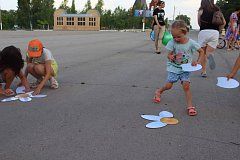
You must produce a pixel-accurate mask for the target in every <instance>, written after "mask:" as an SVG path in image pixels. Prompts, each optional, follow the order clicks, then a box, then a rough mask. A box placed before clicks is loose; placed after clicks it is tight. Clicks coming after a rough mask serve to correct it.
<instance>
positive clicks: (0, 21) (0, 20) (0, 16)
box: [0, 6, 2, 30]
mask: <svg viewBox="0 0 240 160" xmlns="http://www.w3.org/2000/svg"><path fill="white" fill-rule="evenodd" d="M0 29H1V30H2V9H1V6H0Z"/></svg>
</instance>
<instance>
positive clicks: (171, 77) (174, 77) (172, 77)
mask: <svg viewBox="0 0 240 160" xmlns="http://www.w3.org/2000/svg"><path fill="white" fill-rule="evenodd" d="M178 80H180V81H181V82H184V81H185V82H190V72H183V73H181V74H176V73H173V72H168V75H167V82H169V83H176V82H177V81H178Z"/></svg>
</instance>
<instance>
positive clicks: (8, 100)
mask: <svg viewBox="0 0 240 160" xmlns="http://www.w3.org/2000/svg"><path fill="white" fill-rule="evenodd" d="M15 100H18V98H16V97H10V98H6V99H3V100H1V102H11V101H15Z"/></svg>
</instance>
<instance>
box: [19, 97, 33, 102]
mask: <svg viewBox="0 0 240 160" xmlns="http://www.w3.org/2000/svg"><path fill="white" fill-rule="evenodd" d="M19 100H20V101H21V102H30V101H31V100H32V98H30V97H23V98H22V97H21V98H19Z"/></svg>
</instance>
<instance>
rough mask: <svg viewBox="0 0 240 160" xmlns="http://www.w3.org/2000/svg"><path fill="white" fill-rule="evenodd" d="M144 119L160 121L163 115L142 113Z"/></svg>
mask: <svg viewBox="0 0 240 160" xmlns="http://www.w3.org/2000/svg"><path fill="white" fill-rule="evenodd" d="M141 117H142V118H143V119H146V120H150V121H160V119H161V117H160V116H155V115H141Z"/></svg>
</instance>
